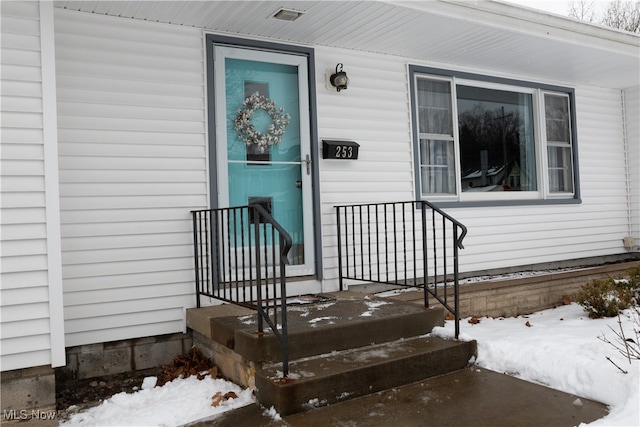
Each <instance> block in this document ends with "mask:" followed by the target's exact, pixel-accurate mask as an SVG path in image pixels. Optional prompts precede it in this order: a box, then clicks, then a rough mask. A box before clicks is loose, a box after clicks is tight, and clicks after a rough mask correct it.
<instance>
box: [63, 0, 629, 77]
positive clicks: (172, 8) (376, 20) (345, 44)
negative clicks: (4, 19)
mask: <svg viewBox="0 0 640 427" xmlns="http://www.w3.org/2000/svg"><path fill="white" fill-rule="evenodd" d="M55 5H56V6H57V7H60V8H66V9H71V10H77V11H82V12H89V13H95V14H105V15H112V16H118V17H123V18H133V19H141V20H146V21H154V22H163V23H168V24H174V25H181V26H189V27H196V28H201V29H203V30H204V31H208V32H216V33H221V34H225V35H231V36H237V37H253V38H260V39H268V40H273V41H278V42H285V43H294V44H303V45H310V46H328V47H336V48H345V49H354V50H360V51H366V52H375V53H380V54H386V55H397V56H401V57H406V58H409V60H410V61H411V60H415V61H417V62H420V63H429V64H431V65H437V64H442V65H443V66H447V67H454V68H459V69H464V70H473V71H475V72H478V71H481V72H487V73H492V74H497V75H505V76H518V77H520V78H526V79H530V80H534V81H535V80H540V81H551V82H558V83H564V84H586V85H594V86H601V87H608V88H619V89H622V88H626V87H633V86H638V85H640V36H638V35H634V34H631V33H627V32H623V31H618V30H612V29H608V28H604V27H600V26H596V25H591V24H587V23H584V22H579V21H576V20H573V19H570V18H566V17H562V16H558V15H552V14H548V13H544V12H540V11H536V10H533V9H528V8H522V7H519V6H514V5H511V4H507V3H502V2H498V1H486V0H485V1H456V0H439V1H435V0H431V1H372V0H366V1H328V0H321V1H311V0H309V1H286V0H285V1H270V0H265V1H109V0H105V1H73V0H71V1H56V2H55ZM281 8H285V9H290V10H294V11H299V12H303V13H302V14H301V15H300V16H299V17H298V18H297V19H295V20H293V21H285V20H279V19H275V18H274V17H273V15H274V14H275V13H276V12H278V10H280V9H281Z"/></svg>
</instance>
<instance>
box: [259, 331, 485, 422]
mask: <svg viewBox="0 0 640 427" xmlns="http://www.w3.org/2000/svg"><path fill="white" fill-rule="evenodd" d="M476 352H477V346H476V342H475V341H470V342H462V341H448V340H443V339H440V338H436V337H425V336H422V337H413V338H409V339H400V340H396V341H392V342H385V343H382V344H376V345H370V346H366V347H361V348H357V349H352V350H343V351H333V352H331V353H329V354H326V355H321V356H317V357H312V358H306V359H302V360H296V361H293V362H292V363H291V364H290V375H289V378H288V379H283V378H282V366H281V364H274V365H271V366H268V367H264V368H263V369H261V370H259V371H257V372H256V376H255V385H256V397H257V399H258V401H259V402H260V404H261V405H263V406H264V407H267V408H270V407H272V406H273V407H274V408H275V409H276V410H277V411H278V413H280V414H281V415H289V414H293V413H297V412H302V411H305V410H309V409H313V408H315V407H319V406H325V405H330V404H332V403H336V402H341V401H345V400H347V399H353V398H356V397H359V396H364V395H367V394H371V393H376V392H378V391H381V390H387V389H391V388H393V387H398V386H401V385H405V384H410V383H413V382H416V381H420V380H423V379H427V378H430V377H434V376H437V375H442V374H446V373H449V372H453V371H457V370H459V369H462V368H464V367H465V366H467V365H468V363H469V360H470V359H471V358H472V357H473V356H475V355H476Z"/></svg>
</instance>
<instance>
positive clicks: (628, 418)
mask: <svg viewBox="0 0 640 427" xmlns="http://www.w3.org/2000/svg"><path fill="white" fill-rule="evenodd" d="M620 319H621V321H622V325H623V329H624V331H625V336H626V337H627V338H633V339H634V340H635V339H636V338H637V336H636V333H635V330H637V329H638V328H640V323H639V322H640V320H638V316H637V314H635V313H634V312H633V311H632V310H626V311H625V312H624V315H623V316H621V317H620ZM479 320H480V322H479V323H478V324H470V323H469V322H468V321H467V320H463V321H462V323H461V325H460V329H461V336H460V338H461V339H475V340H477V342H478V358H477V360H476V364H477V365H478V366H480V367H483V368H486V369H490V370H493V371H497V372H503V373H506V374H509V375H513V376H516V377H518V378H521V379H524V380H528V381H532V382H535V383H538V384H542V385H545V386H547V387H551V388H554V389H557V390H561V391H564V392H567V393H571V394H575V395H577V396H582V397H585V398H588V399H592V400H596V401H598V402H602V403H605V404H607V405H609V407H610V413H609V415H608V416H606V417H605V418H602V419H600V420H597V421H594V422H593V423H591V424H589V425H592V426H640V394H639V388H640V361H638V360H635V361H633V360H632V361H631V363H629V360H627V358H625V357H623V356H622V355H621V354H620V352H618V351H617V350H616V349H615V348H614V347H613V346H612V345H611V344H607V343H605V342H603V341H602V340H601V339H599V338H598V337H605V338H607V339H608V340H609V341H611V342H613V343H616V336H615V333H614V331H618V332H619V331H620V325H619V324H618V318H608V319H598V320H594V319H589V318H588V316H587V313H586V312H585V311H584V310H583V309H582V307H581V306H579V305H578V304H575V303H574V304H571V305H567V306H562V307H559V308H555V309H551V310H544V311H540V312H537V313H534V314H531V315H528V316H520V317H516V318H496V319H493V318H486V317H485V318H481V319H479ZM610 328H613V330H612V329H610ZM433 334H434V335H440V336H445V337H452V336H453V322H447V324H446V325H445V327H444V328H436V329H435V330H434V331H433ZM607 357H609V358H610V359H611V360H612V361H613V362H614V363H615V364H616V365H618V366H619V367H620V368H621V369H619V368H617V367H616V366H614V364H613V363H611V362H610V361H609V360H607ZM622 370H625V371H627V373H626V374H625V373H623V372H622Z"/></svg>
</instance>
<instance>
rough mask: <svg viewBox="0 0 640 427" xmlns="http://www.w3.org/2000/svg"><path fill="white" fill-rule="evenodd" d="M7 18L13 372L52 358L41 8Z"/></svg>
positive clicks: (5, 154) (6, 198)
mask: <svg viewBox="0 0 640 427" xmlns="http://www.w3.org/2000/svg"><path fill="white" fill-rule="evenodd" d="M0 15H1V18H0V19H1V24H0V26H1V28H2V46H1V48H2V54H1V55H0V56H1V61H2V62H1V64H0V67H1V68H0V80H1V81H2V85H1V87H2V92H1V97H2V101H1V105H0V109H1V113H2V128H1V130H0V131H1V133H2V144H1V146H0V175H1V176H0V180H1V193H0V194H1V200H0V206H1V208H0V217H1V223H0V227H1V231H0V236H1V241H0V254H1V259H0V284H1V287H0V304H1V306H2V308H1V310H2V311H1V312H2V316H1V318H0V323H1V330H0V337H1V343H0V348H1V349H2V354H1V356H0V357H1V359H0V365H2V370H3V371H7V370H13V369H20V368H26V367H32V366H39V365H49V364H51V363H52V358H51V338H50V332H51V324H50V317H49V275H48V264H47V261H48V259H47V212H46V203H45V198H46V197H45V189H46V187H45V155H44V140H45V138H44V131H43V93H42V78H41V75H42V63H41V52H40V49H41V43H40V42H41V41H40V18H39V17H40V10H39V4H38V2H11V1H9V2H6V1H5V2H1V3H0ZM58 344H60V345H61V344H62V343H58Z"/></svg>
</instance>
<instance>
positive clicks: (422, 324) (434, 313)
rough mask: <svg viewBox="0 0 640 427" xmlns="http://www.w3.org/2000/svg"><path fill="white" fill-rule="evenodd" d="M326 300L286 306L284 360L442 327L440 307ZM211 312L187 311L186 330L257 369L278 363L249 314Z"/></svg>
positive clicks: (273, 343) (267, 334)
mask: <svg viewBox="0 0 640 427" xmlns="http://www.w3.org/2000/svg"><path fill="white" fill-rule="evenodd" d="M328 295H329V297H331V298H332V299H331V300H328V301H324V302H321V303H316V304H307V305H297V306H296V305H293V306H289V307H288V310H287V317H288V330H289V334H288V337H289V338H288V339H289V359H290V360H295V359H300V358H304V357H310V356H315V355H319V354H325V353H330V352H332V351H341V350H346V349H352V348H357V347H363V346H368V345H371V344H374V343H385V342H389V341H395V340H398V339H401V338H409V337H415V336H419V335H424V334H428V333H429V332H431V330H432V329H433V327H434V326H441V325H443V324H444V309H443V308H441V307H434V308H429V309H425V308H424V307H422V306H420V305H418V304H414V303H408V302H404V301H393V300H388V299H382V298H375V297H368V296H367V297H364V298H363V297H362V295H361V294H360V295H358V296H357V297H353V298H352V297H350V294H349V293H344V292H343V293H337V294H328ZM214 310H215V308H206V309H196V310H190V311H188V313H187V322H188V325H189V327H191V328H192V329H194V330H198V329H199V330H198V332H200V333H202V334H203V335H205V336H207V337H209V338H210V339H212V340H213V341H215V342H217V343H219V344H221V345H223V346H225V347H227V348H229V349H231V350H233V351H234V352H235V353H237V354H238V355H240V356H241V357H243V358H244V359H245V360H246V361H249V362H253V363H255V364H257V365H261V364H263V363H274V362H281V361H282V349H281V347H280V342H279V340H278V338H277V337H276V336H275V335H274V334H273V333H272V332H271V331H270V330H269V329H268V328H265V331H264V335H262V336H260V335H258V333H257V316H256V315H255V314H253V313H252V312H246V313H245V314H244V315H232V316H215V315H214ZM207 313H208V314H207ZM198 316H200V317H202V316H208V317H205V318H202V319H198ZM207 324H208V325H209V326H208V328H207V327H206V326H204V325H207ZM198 325H199V326H198ZM196 328H198V329H196Z"/></svg>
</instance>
